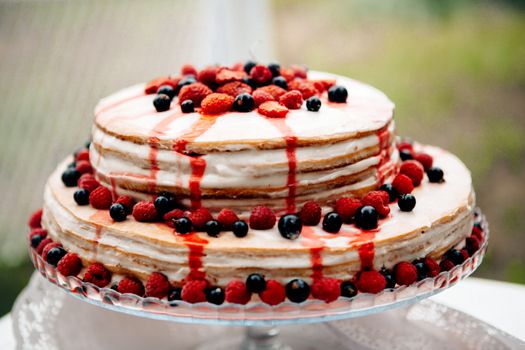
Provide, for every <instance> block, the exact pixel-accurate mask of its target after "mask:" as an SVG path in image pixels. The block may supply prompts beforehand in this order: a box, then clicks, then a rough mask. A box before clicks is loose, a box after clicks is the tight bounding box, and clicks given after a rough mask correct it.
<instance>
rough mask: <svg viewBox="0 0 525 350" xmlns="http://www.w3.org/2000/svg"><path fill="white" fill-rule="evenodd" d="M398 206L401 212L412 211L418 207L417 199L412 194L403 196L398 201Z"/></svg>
mask: <svg viewBox="0 0 525 350" xmlns="http://www.w3.org/2000/svg"><path fill="white" fill-rule="evenodd" d="M397 205H398V206H399V209H401V211H412V209H414V207H415V206H416V197H414V195H412V194H410V193H407V194H402V195H401V196H400V197H399V200H398V201H397Z"/></svg>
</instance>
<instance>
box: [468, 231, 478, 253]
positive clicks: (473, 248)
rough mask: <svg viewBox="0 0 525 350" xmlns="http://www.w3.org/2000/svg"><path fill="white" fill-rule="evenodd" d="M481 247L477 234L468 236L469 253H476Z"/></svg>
mask: <svg viewBox="0 0 525 350" xmlns="http://www.w3.org/2000/svg"><path fill="white" fill-rule="evenodd" d="M480 247H481V243H480V241H479V239H478V238H477V237H476V236H474V235H473V236H470V237H467V251H468V253H469V255H472V254H474V253H475V252H477V251H478V250H479V248H480Z"/></svg>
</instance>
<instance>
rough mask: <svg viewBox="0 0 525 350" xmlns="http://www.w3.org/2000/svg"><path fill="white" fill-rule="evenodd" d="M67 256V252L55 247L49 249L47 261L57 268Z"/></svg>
mask: <svg viewBox="0 0 525 350" xmlns="http://www.w3.org/2000/svg"><path fill="white" fill-rule="evenodd" d="M64 255H66V251H65V250H64V248H62V247H54V248H51V249H49V251H48V252H47V255H46V261H47V262H48V263H50V264H51V265H53V266H57V264H58V262H59V261H60V259H62V257H63V256H64Z"/></svg>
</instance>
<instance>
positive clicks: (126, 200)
mask: <svg viewBox="0 0 525 350" xmlns="http://www.w3.org/2000/svg"><path fill="white" fill-rule="evenodd" d="M115 203H119V204H122V205H123V206H124V208H126V213H128V214H131V213H132V212H133V206H134V205H135V200H134V199H133V197H131V196H120V197H118V198H117V200H116V201H115Z"/></svg>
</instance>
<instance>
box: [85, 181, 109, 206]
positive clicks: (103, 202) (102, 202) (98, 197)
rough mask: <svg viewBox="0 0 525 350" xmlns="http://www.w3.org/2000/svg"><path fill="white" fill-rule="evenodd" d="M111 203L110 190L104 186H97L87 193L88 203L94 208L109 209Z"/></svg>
mask: <svg viewBox="0 0 525 350" xmlns="http://www.w3.org/2000/svg"><path fill="white" fill-rule="evenodd" d="M111 203H113V198H112V196H111V191H110V190H109V189H108V188H106V187H104V186H99V187H97V188H96V189H95V190H94V191H93V192H91V193H90V194H89V204H91V206H92V207H93V208H95V209H109V207H110V206H111Z"/></svg>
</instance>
